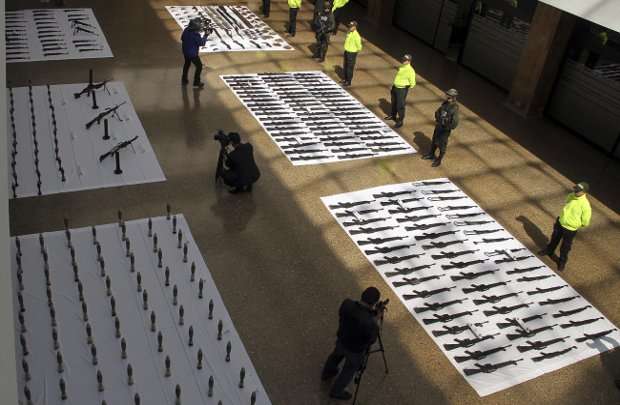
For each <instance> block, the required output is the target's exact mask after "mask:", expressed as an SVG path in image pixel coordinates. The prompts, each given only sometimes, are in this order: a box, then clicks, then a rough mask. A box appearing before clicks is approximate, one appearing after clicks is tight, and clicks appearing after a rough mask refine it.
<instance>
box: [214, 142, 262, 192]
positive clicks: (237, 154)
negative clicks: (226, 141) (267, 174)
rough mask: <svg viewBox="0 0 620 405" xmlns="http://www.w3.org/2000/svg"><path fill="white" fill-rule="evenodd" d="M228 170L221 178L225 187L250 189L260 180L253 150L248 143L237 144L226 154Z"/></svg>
mask: <svg viewBox="0 0 620 405" xmlns="http://www.w3.org/2000/svg"><path fill="white" fill-rule="evenodd" d="M226 166H227V167H228V170H226V171H224V174H223V175H222V178H223V179H224V183H225V184H226V185H227V186H230V187H235V188H237V189H243V188H250V187H251V186H252V184H254V183H255V182H256V181H257V180H258V179H259V178H260V171H259V170H258V166H256V162H254V148H252V145H251V144H249V143H241V144H239V145H238V146H237V147H236V148H235V150H233V151H232V152H230V153H229V154H228V157H227V159H226Z"/></svg>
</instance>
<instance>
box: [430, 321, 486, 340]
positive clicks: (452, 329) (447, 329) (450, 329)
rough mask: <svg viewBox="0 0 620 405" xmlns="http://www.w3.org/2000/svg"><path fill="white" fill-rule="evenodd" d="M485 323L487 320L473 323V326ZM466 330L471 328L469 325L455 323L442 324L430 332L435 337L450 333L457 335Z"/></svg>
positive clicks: (480, 325)
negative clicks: (452, 324)
mask: <svg viewBox="0 0 620 405" xmlns="http://www.w3.org/2000/svg"><path fill="white" fill-rule="evenodd" d="M486 323H489V321H483V322H478V323H474V326H476V327H478V328H480V327H482V326H483V325H484V324H486ZM466 330H471V325H462V326H460V325H456V326H447V325H443V326H442V327H441V329H438V330H434V331H431V333H432V334H433V336H435V337H440V336H445V335H452V336H454V335H459V334H461V333H463V332H465V331H466Z"/></svg>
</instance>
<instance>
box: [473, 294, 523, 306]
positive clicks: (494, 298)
mask: <svg viewBox="0 0 620 405" xmlns="http://www.w3.org/2000/svg"><path fill="white" fill-rule="evenodd" d="M522 292H523V291H517V292H511V293H508V294H503V295H483V296H482V298H484V299H482V300H474V304H476V305H482V304H497V303H498V302H500V301H503V300H505V299H506V298H510V297H516V296H517V295H519V294H521V293H522Z"/></svg>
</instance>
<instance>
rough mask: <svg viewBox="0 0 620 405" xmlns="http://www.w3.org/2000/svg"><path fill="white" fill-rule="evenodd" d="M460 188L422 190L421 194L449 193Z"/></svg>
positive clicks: (455, 191) (456, 191)
mask: <svg viewBox="0 0 620 405" xmlns="http://www.w3.org/2000/svg"><path fill="white" fill-rule="evenodd" d="M459 191H461V190H422V194H451V193H458V192H459Z"/></svg>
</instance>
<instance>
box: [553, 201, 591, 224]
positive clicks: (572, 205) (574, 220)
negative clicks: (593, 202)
mask: <svg viewBox="0 0 620 405" xmlns="http://www.w3.org/2000/svg"><path fill="white" fill-rule="evenodd" d="M590 219H592V208H591V207H590V202H589V201H588V199H587V198H586V195H585V194H584V195H582V196H581V197H577V196H576V195H575V193H570V194H569V195H568V197H566V205H564V208H562V213H561V214H560V225H562V226H563V227H564V228H566V229H568V230H569V231H576V230H578V229H580V228H584V227H586V226H588V225H590Z"/></svg>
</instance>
